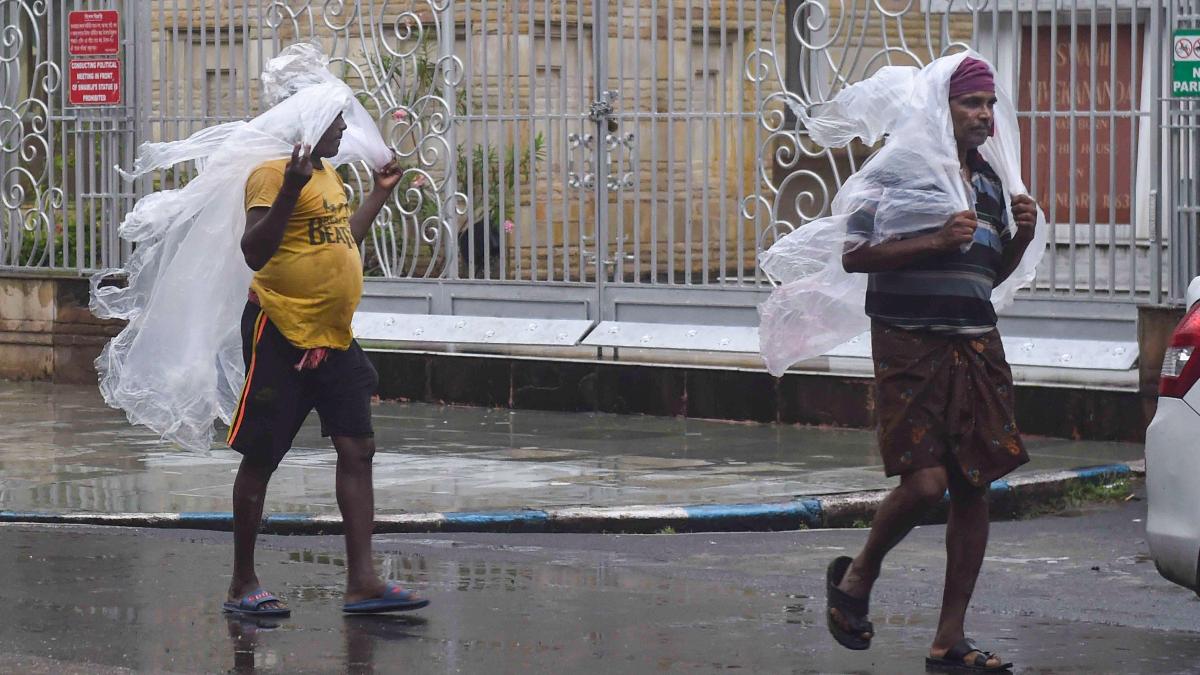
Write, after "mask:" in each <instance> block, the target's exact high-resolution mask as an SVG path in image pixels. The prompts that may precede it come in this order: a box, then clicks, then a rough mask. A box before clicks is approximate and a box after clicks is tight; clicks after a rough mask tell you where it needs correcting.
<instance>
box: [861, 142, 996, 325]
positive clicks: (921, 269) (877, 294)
mask: <svg viewBox="0 0 1200 675" xmlns="http://www.w3.org/2000/svg"><path fill="white" fill-rule="evenodd" d="M967 164H968V166H970V168H971V171H972V177H971V183H972V186H973V187H974V188H975V213H976V216H977V218H978V220H979V226H978V227H977V228H976V229H975V241H974V243H973V244H972V245H971V247H970V248H968V249H967V251H966V252H965V253H964V252H962V251H961V250H959V249H955V250H953V251H950V252H947V253H941V254H937V255H934V256H930V257H927V258H925V259H923V260H921V261H919V262H917V263H914V264H913V265H911V266H909V267H906V268H904V269H900V270H893V271H890V272H872V273H871V274H870V275H869V277H868V280H867V302H866V313H867V316H870V317H871V318H873V319H876V320H878V321H882V322H883V323H886V324H889V325H891V326H895V327H897V328H902V329H905V330H923V331H932V332H937V333H950V334H955V335H981V334H983V333H987V332H988V331H990V330H992V329H993V328H995V326H996V310H995V308H994V307H993V306H992V300H991V297H992V289H993V288H995V286H996V277H997V275H998V274H999V272H1000V266H1001V263H1002V258H1003V253H1004V247H1005V245H1006V244H1008V242H1009V240H1010V239H1011V235H1010V234H1009V232H1008V215H1007V211H1006V209H1005V207H1004V189H1003V184H1002V183H1001V182H1000V177H999V176H997V175H996V172H995V171H993V170H992V167H991V166H989V165H988V163H987V162H986V161H984V159H983V158H982V157H980V155H979V153H978V152H975V151H972V152H971V153H970V154H969V155H968V157H967ZM940 227H941V226H940V225H939V226H938V227H936V228H930V229H928V230H921V231H918V232H913V233H911V234H906V235H904V237H902V238H905V237H916V236H921V235H925V234H930V233H932V232H936V231H937V230H938V229H940ZM873 229H874V214H873V213H870V212H867V211H864V210H860V211H857V212H856V213H854V215H852V216H851V217H850V222H849V224H848V230H849V234H850V235H851V236H852V237H861V238H864V239H866V240H867V241H870V235H871V232H872V231H873Z"/></svg>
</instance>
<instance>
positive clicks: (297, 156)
mask: <svg viewBox="0 0 1200 675" xmlns="http://www.w3.org/2000/svg"><path fill="white" fill-rule="evenodd" d="M311 155H312V146H310V145H305V146H304V147H301V146H300V144H299V143H297V144H296V145H294V146H293V147H292V158H291V159H290V160H288V163H287V166H285V167H284V169H283V190H284V191H286V192H289V193H291V194H300V190H302V189H304V186H305V185H308V181H309V180H311V179H312V174H313V165H312V156H311Z"/></svg>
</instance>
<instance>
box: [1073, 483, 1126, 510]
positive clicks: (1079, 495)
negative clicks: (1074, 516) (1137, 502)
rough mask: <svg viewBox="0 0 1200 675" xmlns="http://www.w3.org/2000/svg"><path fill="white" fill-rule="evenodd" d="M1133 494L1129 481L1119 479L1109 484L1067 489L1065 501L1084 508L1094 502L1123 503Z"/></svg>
mask: <svg viewBox="0 0 1200 675" xmlns="http://www.w3.org/2000/svg"><path fill="white" fill-rule="evenodd" d="M1131 494H1133V486H1132V485H1130V484H1129V479H1127V478H1118V479H1116V480H1113V481H1111V482H1108V483H1090V482H1089V483H1076V484H1075V485H1072V486H1071V487H1069V488H1067V492H1066V494H1065V495H1063V499H1064V500H1065V501H1066V502H1067V505H1068V506H1082V505H1084V504H1089V503H1092V502H1122V501H1125V499H1126V498H1128V497H1129V495H1131Z"/></svg>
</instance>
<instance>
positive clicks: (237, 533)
mask: <svg viewBox="0 0 1200 675" xmlns="http://www.w3.org/2000/svg"><path fill="white" fill-rule="evenodd" d="M274 472H275V469H274V467H272V466H270V465H267V464H262V463H260V462H254V461H251V460H249V459H247V458H245V457H243V458H242V463H241V465H240V466H239V467H238V472H237V478H235V479H234V481H233V578H232V579H230V581H229V600H230V601H231V602H237V601H238V600H241V599H242V598H243V597H245V596H246V595H247V594H249V593H253V592H254V591H256V590H258V589H259V588H260V586H261V584H260V583H259V581H258V575H257V574H256V573H255V571H254V544H255V542H256V541H257V540H258V526H259V524H260V523H261V522H262V513H263V503H264V501H265V500H266V496H267V484H268V483H269V482H270V481H271V474H272V473H274ZM283 607H284V604H283V603H281V602H276V601H271V602H265V603H263V604H262V605H261V606H260V607H259V609H282V608H283Z"/></svg>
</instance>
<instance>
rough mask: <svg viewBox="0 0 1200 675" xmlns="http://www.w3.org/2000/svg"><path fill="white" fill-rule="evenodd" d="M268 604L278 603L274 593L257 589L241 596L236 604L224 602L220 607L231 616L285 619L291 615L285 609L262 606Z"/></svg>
mask: <svg viewBox="0 0 1200 675" xmlns="http://www.w3.org/2000/svg"><path fill="white" fill-rule="evenodd" d="M269 602H279V603H280V604H282V602H281V601H280V599H279V598H277V597H275V594H274V593H270V592H268V591H264V590H263V589H261V588H260V589H258V590H255V591H251V592H250V593H247V594H246V595H244V596H242V598H241V599H240V600H238V601H237V602H232V601H226V602H225V604H224V605H221V609H223V610H225V611H226V612H230V613H232V614H240V615H242V616H278V617H287V616H291V615H292V610H291V609H289V608H287V607H266V608H264V607H263V605H265V604H267V603H269Z"/></svg>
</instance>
